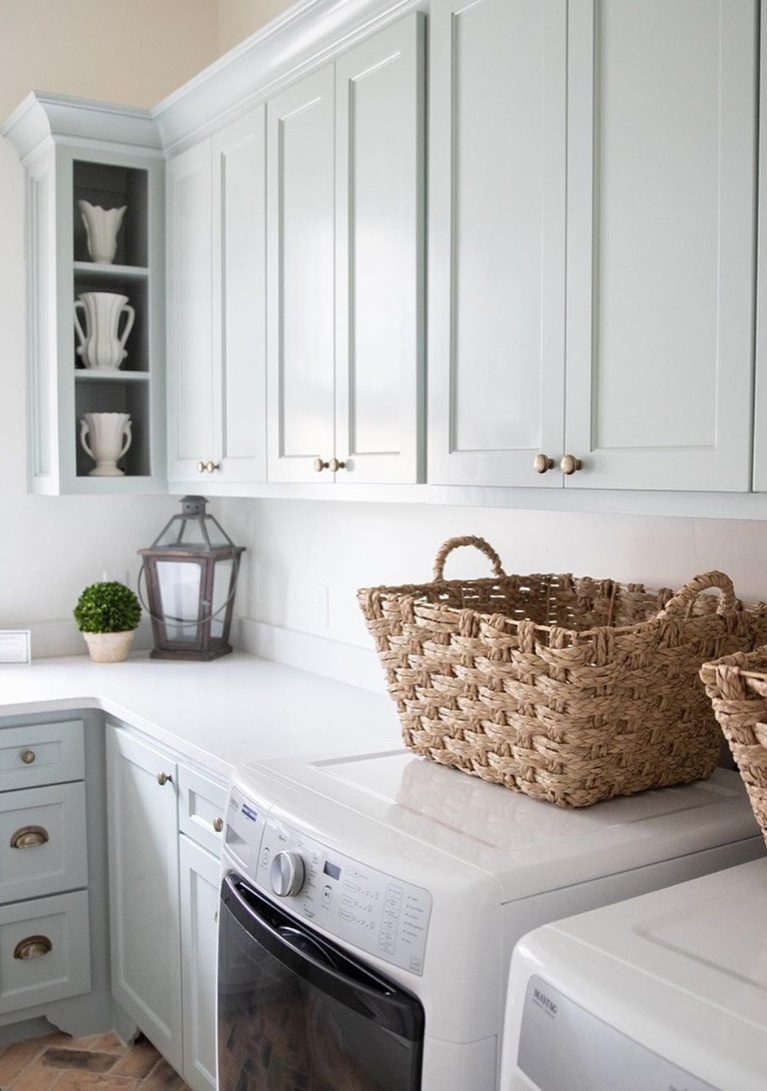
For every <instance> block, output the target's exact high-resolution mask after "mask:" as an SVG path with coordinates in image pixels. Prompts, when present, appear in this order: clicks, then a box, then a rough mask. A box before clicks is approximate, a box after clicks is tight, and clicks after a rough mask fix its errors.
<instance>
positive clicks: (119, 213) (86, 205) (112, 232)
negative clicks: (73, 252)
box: [77, 201, 128, 265]
mask: <svg viewBox="0 0 767 1091" xmlns="http://www.w3.org/2000/svg"><path fill="white" fill-rule="evenodd" d="M77 207H78V208H79V209H80V215H81V216H82V218H83V223H84V224H85V234H86V236H87V239H88V253H89V254H90V256H91V260H92V261H94V262H95V263H96V264H97V265H111V264H112V262H113V261H114V260H115V254H116V253H117V232H118V231H119V230H120V226H121V224H122V222H123V216H124V215H125V210H126V208H127V207H128V206H127V205H123V207H122V208H102V207H101V205H92V204H91V203H90V201H78V202H77Z"/></svg>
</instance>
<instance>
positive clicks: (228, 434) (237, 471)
mask: <svg viewBox="0 0 767 1091" xmlns="http://www.w3.org/2000/svg"><path fill="white" fill-rule="evenodd" d="M265 128H266V109H265V107H264V106H263V105H262V106H259V107H257V108H256V109H255V110H252V111H251V112H250V113H248V114H246V115H245V116H244V117H242V118H239V119H238V120H237V121H236V122H234V123H233V124H232V125H229V126H227V127H226V129H224V130H223V131H222V132H220V133H216V135H215V136H214V137H213V209H214V218H215V219H214V224H213V238H214V247H213V285H214V294H213V318H214V337H213V344H214V360H215V362H216V368H215V373H216V382H215V388H214V397H215V399H216V401H215V403H214V405H215V429H216V432H217V436H216V443H215V448H214V449H215V451H216V457H217V459H219V460H220V469H219V474H218V475H217V476H220V478H221V480H222V481H264V480H265V479H266V133H265Z"/></svg>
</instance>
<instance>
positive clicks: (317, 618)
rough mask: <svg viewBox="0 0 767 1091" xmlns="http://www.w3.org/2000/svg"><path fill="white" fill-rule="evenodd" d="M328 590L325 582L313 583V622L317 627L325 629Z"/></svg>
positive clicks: (327, 612)
mask: <svg viewBox="0 0 767 1091" xmlns="http://www.w3.org/2000/svg"><path fill="white" fill-rule="evenodd" d="M329 598H330V594H329V590H328V585H327V584H326V583H315V585H314V623H315V625H316V626H317V628H318V629H327V627H328V624H329V614H330V608H329Z"/></svg>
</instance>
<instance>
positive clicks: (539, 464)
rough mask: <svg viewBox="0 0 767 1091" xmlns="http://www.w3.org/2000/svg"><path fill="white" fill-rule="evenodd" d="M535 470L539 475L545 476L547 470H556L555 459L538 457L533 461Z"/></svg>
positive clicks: (545, 456)
mask: <svg viewBox="0 0 767 1091" xmlns="http://www.w3.org/2000/svg"><path fill="white" fill-rule="evenodd" d="M533 469H534V470H535V472H536V473H537V474H545V473H546V471H547V470H553V469H554V459H553V458H549V457H548V455H536V456H535V459H534V461H533Z"/></svg>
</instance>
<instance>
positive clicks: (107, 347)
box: [75, 292, 136, 371]
mask: <svg viewBox="0 0 767 1091" xmlns="http://www.w3.org/2000/svg"><path fill="white" fill-rule="evenodd" d="M80 309H82V311H83V314H84V316H85V329H83V327H82V326H81V325H80V319H79V318H78V313H77V312H78V310H80ZM123 314H124V315H125V316H126V320H125V325H124V326H123V331H122V333H121V334H118V330H119V327H120V318H121V317H122V315H123ZM135 321H136V312H135V311H134V309H133V307H131V305H130V303H129V302H128V297H127V295H119V294H118V293H117V292H83V294H82V295H81V296H79V297H78V298H77V299H76V300H75V329H76V331H77V337H78V340H79V342H80V345H79V347H78V349H77V355H78V356H79V357H80V358H81V360H82V362H83V363H84V364H85V366H86V367H87V368H90V369H91V370H92V371H117V369H118V368H119V367H120V364H121V363H122V362H123V360H124V359H125V357H126V356H127V355H128V353H127V350H126V348H125V342H126V341H127V340H128V335H129V334H130V331H131V330H132V329H133V323H134V322H135Z"/></svg>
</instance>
